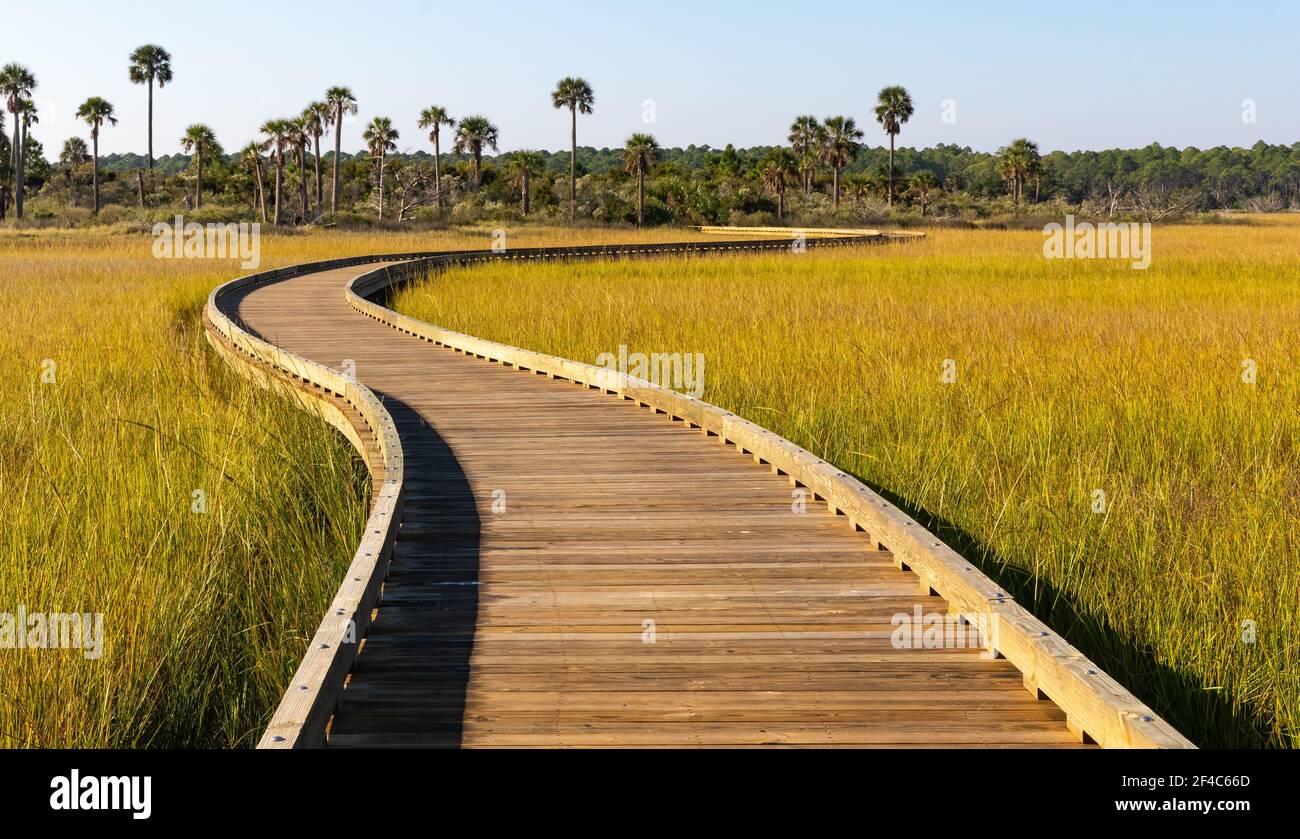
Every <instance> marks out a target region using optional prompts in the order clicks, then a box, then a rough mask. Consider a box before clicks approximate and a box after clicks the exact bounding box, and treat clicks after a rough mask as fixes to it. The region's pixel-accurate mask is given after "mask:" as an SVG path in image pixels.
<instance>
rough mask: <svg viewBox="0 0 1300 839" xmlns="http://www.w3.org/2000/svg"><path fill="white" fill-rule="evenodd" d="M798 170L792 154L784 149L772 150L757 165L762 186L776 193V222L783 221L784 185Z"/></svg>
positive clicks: (797, 164) (795, 159) (797, 163)
mask: <svg viewBox="0 0 1300 839" xmlns="http://www.w3.org/2000/svg"><path fill="white" fill-rule="evenodd" d="M798 168H799V161H798V159H797V158H796V157H795V156H794V152H792V151H790V149H786V148H775V149H772V151H771V153H769V154H768V156H767V158H766V159H765V160H764V161H763V162H762V164H760V165H759V168H758V174H759V176H760V177H762V179H763V185H764V186H766V187H767V188H768V189H770V190H772V192H774V193H776V220H777V222H778V223H779V222H783V221H785V185H786V183H787V182H788V181H789V180H790V178H791V177H792V176H793V175H794V174H795V172H796V171H797V170H798Z"/></svg>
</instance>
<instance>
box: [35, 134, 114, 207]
mask: <svg viewBox="0 0 1300 839" xmlns="http://www.w3.org/2000/svg"><path fill="white" fill-rule="evenodd" d="M90 142H91V143H92V144H93V145H94V146H95V168H94V174H93V176H92V181H93V183H94V184H95V215H99V132H98V131H96V132H95V133H94V136H92V137H91V138H90ZM19 218H22V216H21V215H20V216H19Z"/></svg>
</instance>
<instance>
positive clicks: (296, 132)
mask: <svg viewBox="0 0 1300 839" xmlns="http://www.w3.org/2000/svg"><path fill="white" fill-rule="evenodd" d="M289 125H290V126H291V127H292V129H293V130H292V131H291V132H290V135H289V142H290V143H291V144H292V146H293V152H294V154H295V155H296V156H297V157H298V218H300V219H302V222H303V223H304V224H305V223H306V222H307V147H308V146H309V145H311V131H310V130H308V128H307V121H306V120H305V119H303V118H302V117H301V116H299V117H297V118H296V119H291V120H289Z"/></svg>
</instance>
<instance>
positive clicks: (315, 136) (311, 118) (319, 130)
mask: <svg viewBox="0 0 1300 839" xmlns="http://www.w3.org/2000/svg"><path fill="white" fill-rule="evenodd" d="M332 112H333V110H332V108H331V107H330V105H329V104H328V103H327V102H312V103H311V104H310V105H308V106H307V107H306V108H304V109H303V112H302V117H301V119H302V121H303V124H304V125H305V126H306V128H307V133H308V134H310V135H311V141H312V150H313V152H314V153H315V158H314V159H313V161H312V163H313V165H314V166H315V169H316V207H317V212H324V211H325V187H324V185H323V184H322V183H321V175H320V138H321V135H322V134H324V133H325V126H326V124H328V123H329V118H330V114H331V113H332Z"/></svg>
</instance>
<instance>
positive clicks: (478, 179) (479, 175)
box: [474, 149, 483, 186]
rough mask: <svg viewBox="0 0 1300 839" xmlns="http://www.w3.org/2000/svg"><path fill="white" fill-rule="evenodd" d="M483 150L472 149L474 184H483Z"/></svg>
mask: <svg viewBox="0 0 1300 839" xmlns="http://www.w3.org/2000/svg"><path fill="white" fill-rule="evenodd" d="M482 158H483V150H482V149H474V186H482V185H483V168H482V166H483V162H482Z"/></svg>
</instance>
